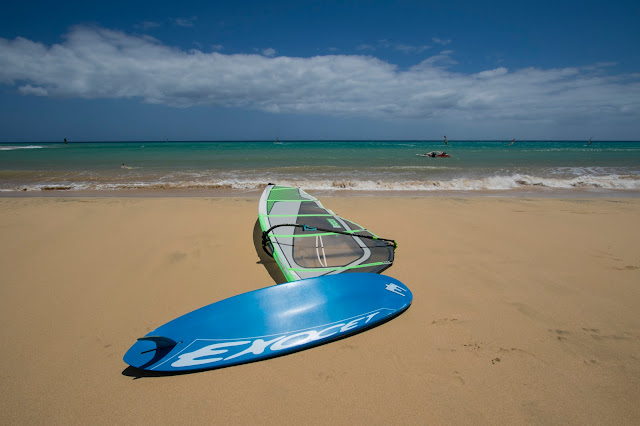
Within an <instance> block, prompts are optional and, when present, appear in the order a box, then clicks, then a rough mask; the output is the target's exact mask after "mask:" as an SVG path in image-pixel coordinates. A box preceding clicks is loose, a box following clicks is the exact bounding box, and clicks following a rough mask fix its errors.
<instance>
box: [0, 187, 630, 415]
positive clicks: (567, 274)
mask: <svg viewBox="0 0 640 426" xmlns="http://www.w3.org/2000/svg"><path fill="white" fill-rule="evenodd" d="M312 195H313V194H312ZM258 198H259V194H253V195H251V196H242V197H237V196H225V197H216V196H213V197H184V196H181V197H174V196H158V197H134V196H127V197H122V196H109V197H99V196H92V197H88V196H74V197H65V196H48V197H3V198H0V241H1V244H0V270H1V271H2V272H1V277H2V279H1V282H2V283H1V284H0V339H1V340H2V342H3V348H4V354H3V357H2V359H3V362H2V363H1V364H0V398H1V400H2V402H1V403H0V423H2V424H65V425H66V424H88V423H91V424H158V423H159V424H168V423H190V424H196V423H205V424H207V423H208V424H256V423H259V424H532V423H533V424H560V423H562V424H638V423H640V393H639V392H638V389H640V309H639V308H640V198H637V197H635V198H634V197H629V198H618V197H615V196H611V197H607V196H600V197H597V198H579V197H572V198H560V197H555V198H544V197H536V198H525V197H517V196H514V197H490V196H477V197H458V196H441V197H411V196H393V197H390V196H384V195H378V196H359V197H350V196H348V192H345V193H344V194H342V195H340V196H336V195H328V196H322V197H320V200H321V201H322V203H323V204H324V205H325V206H326V207H327V208H329V209H331V210H333V211H335V212H336V213H337V214H339V215H341V216H344V217H345V218H348V219H352V220H354V221H355V222H357V223H358V224H361V225H363V226H365V227H367V228H369V229H371V230H372V231H373V232H375V233H376V234H377V235H379V236H381V237H385V238H393V239H395V240H396V241H397V242H398V248H397V250H396V259H395V263H394V264H393V266H392V267H391V268H390V269H388V270H386V271H385V274H386V275H389V276H392V277H394V278H396V279H398V280H400V281H401V282H403V283H404V284H406V285H407V286H408V287H409V288H410V289H411V291H412V292H413V295H414V300H413V304H412V305H411V307H410V308H409V309H408V310H407V311H406V312H404V313H403V314H402V315H400V316H398V317H397V318H395V319H393V320H392V321H389V322H387V323H385V324H382V325H381V326H378V327H376V328H373V329H371V330H368V331H366V332H363V333H360V334H357V335H354V336H351V337H348V338H346V339H342V340H338V341H335V342H332V343H329V344H326V345H322V346H319V347H316V348H312V349H309V350H305V351H301V352H297V353H294V354H291V355H287V356H282V357H278V358H273V359H269V360H266V361H261V362H255V363H251V364H245V365H240V366H235V367H229V368H223V369H218V370H209V371H204V372H197V373H193V374H184V375H175V376H150V377H148V376H145V375H144V374H141V373H140V372H136V371H132V369H131V368H128V366H127V365H126V364H125V363H124V362H123V360H122V356H123V355H124V353H125V352H126V351H127V349H128V348H129V347H130V346H131V345H132V344H133V343H135V341H136V338H138V337H141V336H143V335H145V334H147V333H149V332H150V331H152V330H153V329H155V328H156V327H158V326H160V325H162V324H164V323H166V322H168V321H170V320H172V319H174V318H176V317H178V316H180V315H183V314H185V313H187V312H190V311H192V310H194V309H197V308H200V307H202V306H205V305H207V304H210V303H213V302H215V301H218V300H222V299H225V298H228V297H231V296H234V295H237V294H240V293H244V292H248V291H251V290H255V289H258V288H262V287H266V286H270V285H274V284H276V280H277V274H276V273H275V272H274V263H273V261H269V260H265V258H264V256H263V255H262V254H261V253H260V247H259V243H258V242H257V236H258V235H259V233H258V225H257V208H258Z"/></svg>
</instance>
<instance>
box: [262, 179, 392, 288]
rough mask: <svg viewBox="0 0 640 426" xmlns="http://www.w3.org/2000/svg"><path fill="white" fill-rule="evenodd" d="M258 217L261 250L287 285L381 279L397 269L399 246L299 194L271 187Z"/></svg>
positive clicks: (281, 187)
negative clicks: (359, 276)
mask: <svg viewBox="0 0 640 426" xmlns="http://www.w3.org/2000/svg"><path fill="white" fill-rule="evenodd" d="M258 216H259V221H260V227H261V228H262V246H263V248H264V249H265V251H266V252H267V253H268V254H269V255H271V256H273V258H274V259H275V260H276V262H277V263H278V265H279V266H280V269H281V270H282V272H283V274H284V276H285V278H286V279H287V281H295V280H299V279H304V278H313V277H319V276H323V275H331V274H339V273H344V272H373V273H380V272H382V271H384V270H385V269H387V268H388V267H390V266H391V264H392V263H393V257H394V251H395V247H396V243H395V241H393V240H389V239H384V238H379V237H378V236H377V235H375V234H373V233H372V232H370V231H368V230H367V229H365V228H363V227H361V226H360V225H357V224H355V223H353V222H351V221H349V220H346V219H344V218H342V217H340V216H338V215H336V214H335V213H333V212H332V211H331V210H328V209H326V208H325V207H324V206H323V205H322V204H321V203H320V201H318V200H317V199H316V198H315V197H312V196H311V195H309V194H307V193H306V192H305V191H303V190H302V189H300V188H292V187H287V186H277V185H273V184H269V185H267V187H266V188H265V190H264V192H263V193H262V197H261V198H260V204H259V207H258Z"/></svg>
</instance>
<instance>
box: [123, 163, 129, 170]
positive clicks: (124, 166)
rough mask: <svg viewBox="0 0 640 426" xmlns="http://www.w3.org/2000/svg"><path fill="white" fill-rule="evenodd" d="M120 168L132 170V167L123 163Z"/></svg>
mask: <svg viewBox="0 0 640 426" xmlns="http://www.w3.org/2000/svg"><path fill="white" fill-rule="evenodd" d="M120 167H121V168H123V169H130V168H131V167H129V166H127V165H125V164H124V163H122V166H120Z"/></svg>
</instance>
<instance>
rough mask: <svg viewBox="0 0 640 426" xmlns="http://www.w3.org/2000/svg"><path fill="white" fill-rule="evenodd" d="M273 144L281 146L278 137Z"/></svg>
mask: <svg viewBox="0 0 640 426" xmlns="http://www.w3.org/2000/svg"><path fill="white" fill-rule="evenodd" d="M273 143H274V144H276V145H280V141H279V140H278V138H277V137H276V140H275V141H273Z"/></svg>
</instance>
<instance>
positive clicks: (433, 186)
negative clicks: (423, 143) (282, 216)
mask: <svg viewBox="0 0 640 426" xmlns="http://www.w3.org/2000/svg"><path fill="white" fill-rule="evenodd" d="M268 182H276V183H278V184H280V185H287V186H299V187H302V188H304V189H307V190H329V191H333V190H350V191H376V192H377V191H393V192H398V191H413V192H429V193H433V192H438V191H460V192H465V191H467V192H473V191H517V190H541V191H554V190H565V191H566V190H605V191H631V192H640V176H637V175H625V176H622V175H607V176H593V175H583V176H575V177H571V178H566V177H565V178H559V177H538V176H530V175H522V174H513V175H508V176H488V177H479V178H466V177H458V178H451V179H448V180H446V179H443V180H403V181H392V180H366V179H340V178H337V179H335V180H332V179H326V178H321V179H314V178H305V177H301V178H300V177H299V178H296V179H291V178H286V177H282V176H277V175H276V174H274V175H263V176H253V177H251V178H248V179H246V178H245V179H242V178H236V177H229V176H227V177H224V178H221V177H220V178H212V177H208V178H203V177H201V178H198V177H194V176H190V178H189V179H185V178H183V179H166V178H163V179H156V180H152V181H138V182H136V181H128V182H109V181H106V182H100V181H98V182H96V181H91V182H89V181H78V182H69V180H61V181H59V182H55V181H51V180H48V181H47V182H42V183H32V184H26V185H21V186H20V187H8V186H7V185H2V186H1V187H0V191H3V192H7V191H83V190H95V191H125V190H148V191H149V190H151V191H153V190H249V191H250V190H261V189H262V188H264V185H265V184H266V183H268Z"/></svg>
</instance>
